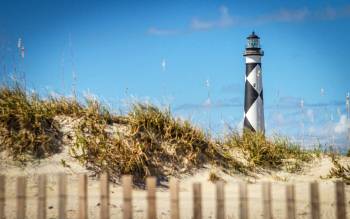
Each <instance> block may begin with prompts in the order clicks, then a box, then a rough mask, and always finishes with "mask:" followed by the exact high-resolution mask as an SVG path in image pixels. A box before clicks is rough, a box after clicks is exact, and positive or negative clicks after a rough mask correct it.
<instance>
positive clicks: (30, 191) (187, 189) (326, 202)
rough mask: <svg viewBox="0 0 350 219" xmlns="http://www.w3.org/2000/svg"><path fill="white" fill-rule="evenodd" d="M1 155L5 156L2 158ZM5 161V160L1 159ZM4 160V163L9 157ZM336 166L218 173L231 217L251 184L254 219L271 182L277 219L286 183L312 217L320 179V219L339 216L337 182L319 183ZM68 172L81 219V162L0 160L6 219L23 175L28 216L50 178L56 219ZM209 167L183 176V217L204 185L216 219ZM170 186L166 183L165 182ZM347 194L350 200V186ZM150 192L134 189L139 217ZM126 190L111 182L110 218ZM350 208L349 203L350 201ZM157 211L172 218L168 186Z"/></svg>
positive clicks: (207, 213)
mask: <svg viewBox="0 0 350 219" xmlns="http://www.w3.org/2000/svg"><path fill="white" fill-rule="evenodd" d="M2 155H3V154H2ZM2 158H4V157H3V156H2ZM61 159H65V160H66V162H67V163H68V164H69V165H70V166H71V168H67V167H63V166H62V164H61ZM5 160H6V159H5ZM342 162H343V163H349V159H347V158H343V159H342ZM331 167H332V163H331V161H330V159H329V158H325V157H324V158H320V159H317V160H315V162H313V163H312V164H309V165H308V166H307V167H305V170H304V171H303V172H302V173H298V174H296V173H295V174H292V173H287V172H284V171H271V172H270V173H264V174H257V175H256V176H255V177H246V176H243V175H234V176H229V175H225V174H224V173H222V172H220V173H219V175H220V176H222V177H223V179H224V180H225V181H226V186H225V193H226V196H225V199H226V200H225V204H226V214H227V217H228V218H238V182H240V181H242V180H244V181H248V182H250V183H249V185H248V196H249V209H250V210H249V214H250V218H262V199H261V193H262V192H261V183H260V182H263V181H271V182H273V185H272V197H273V214H274V218H285V214H286V211H285V207H286V206H285V185H286V184H288V183H294V184H295V186H296V200H297V215H298V218H309V217H310V204H309V202H310V200H309V193H310V192H309V182H311V181H318V182H319V183H320V199H321V200H320V201H321V211H322V218H335V211H334V193H335V192H334V185H333V180H329V179H327V180H324V179H321V178H320V177H321V176H325V175H327V173H328V171H329V169H330V168H331ZM58 172H65V173H67V174H69V180H68V193H69V198H68V208H67V210H68V218H76V216H77V209H78V204H77V200H78V198H77V188H78V186H77V183H78V180H77V176H78V174H80V173H87V174H88V175H89V174H90V175H91V173H90V172H89V171H86V169H85V168H84V167H82V166H81V165H80V164H79V163H78V162H77V161H75V160H74V159H72V158H70V157H69V156H68V155H67V154H66V153H65V152H63V153H61V154H57V155H55V156H53V157H51V158H48V159H44V160H42V161H41V162H40V163H37V164H30V165H28V166H27V167H25V168H20V167H18V166H16V165H14V164H11V162H1V164H0V174H4V175H6V176H7V181H6V215H7V218H14V217H15V212H16V202H15V197H16V190H15V187H16V183H15V182H16V177H17V176H19V175H25V176H27V177H28V186H27V196H28V202H27V216H28V218H35V217H36V209H37V187H36V182H37V176H38V175H39V174H48V188H47V195H48V204H47V206H48V208H49V207H50V206H52V207H53V208H51V209H48V210H47V213H48V218H57V187H58V185H57V177H56V174H55V173H58ZM209 173H210V169H209V168H208V169H202V170H199V171H198V172H197V173H196V174H194V175H188V176H183V177H181V179H179V180H180V205H181V207H180V210H181V216H182V217H181V218H191V216H192V184H193V183H194V182H201V183H202V191H203V216H204V218H215V206H216V205H215V194H216V193H215V192H216V190H215V185H214V184H213V183H211V182H209V181H208V176H209ZM164 185H165V186H167V183H165V184H164ZM99 191H100V189H99V182H98V180H97V179H96V178H95V177H92V176H90V177H89V183H88V193H89V194H88V196H89V217H90V218H98V217H99V212H100V209H99V206H98V203H99ZM346 195H347V197H350V187H349V186H346ZM145 197H146V192H145V191H144V190H142V189H137V188H136V189H135V190H134V191H133V206H134V210H133V212H134V216H135V218H146V209H147V204H146V199H145ZM121 207H122V189H121V186H120V185H117V184H111V216H112V218H121V217H122V211H121ZM347 207H349V201H347ZM157 210H158V212H157V213H158V216H159V218H169V192H168V189H167V188H166V187H164V186H163V187H160V188H159V189H158V190H157ZM349 213H350V209H349V210H348V215H349V216H350V214H349Z"/></svg>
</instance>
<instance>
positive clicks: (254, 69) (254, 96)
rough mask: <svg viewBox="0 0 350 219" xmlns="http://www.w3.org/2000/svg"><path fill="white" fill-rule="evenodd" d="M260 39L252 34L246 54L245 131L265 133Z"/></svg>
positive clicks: (248, 38)
mask: <svg viewBox="0 0 350 219" xmlns="http://www.w3.org/2000/svg"><path fill="white" fill-rule="evenodd" d="M263 55H264V51H263V50H262V49H261V48H260V38H259V37H258V36H257V35H256V34H255V33H254V32H252V34H251V35H249V36H248V37H247V45H246V49H245V52H244V57H245V63H246V75H245V98H244V130H250V131H253V132H260V133H265V121H264V98H263V86H262V71H261V57H262V56H263Z"/></svg>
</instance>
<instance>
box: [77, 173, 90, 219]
mask: <svg viewBox="0 0 350 219" xmlns="http://www.w3.org/2000/svg"><path fill="white" fill-rule="evenodd" d="M87 192H88V191H87V176H86V174H82V175H80V176H79V219H87V218H88V215H87V212H88V202H87V201H88V200H87Z"/></svg>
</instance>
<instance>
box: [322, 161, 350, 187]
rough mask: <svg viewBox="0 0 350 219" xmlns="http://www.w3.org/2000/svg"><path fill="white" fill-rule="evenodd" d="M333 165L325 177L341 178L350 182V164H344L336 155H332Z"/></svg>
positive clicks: (347, 182)
mask: <svg viewBox="0 0 350 219" xmlns="http://www.w3.org/2000/svg"><path fill="white" fill-rule="evenodd" d="M331 158H332V163H333V165H334V166H333V167H332V168H331V170H330V171H329V174H328V175H327V176H326V177H325V178H340V179H342V180H343V181H344V182H345V183H346V184H350V165H347V166H343V165H341V164H340V163H339V160H338V158H337V157H336V155H334V154H333V155H331Z"/></svg>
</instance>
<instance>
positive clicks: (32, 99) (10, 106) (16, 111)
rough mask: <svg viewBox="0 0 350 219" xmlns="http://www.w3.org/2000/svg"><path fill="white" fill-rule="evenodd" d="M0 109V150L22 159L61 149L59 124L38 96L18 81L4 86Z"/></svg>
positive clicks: (19, 159) (1, 89)
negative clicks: (27, 90)
mask: <svg viewBox="0 0 350 219" xmlns="http://www.w3.org/2000/svg"><path fill="white" fill-rule="evenodd" d="M0 109H1V111H0V151H4V150H6V151H8V152H9V155H10V156H12V157H13V159H14V160H18V161H21V162H25V161H27V160H28V159H31V158H32V157H34V158H43V157H47V156H50V155H52V154H54V153H57V152H59V151H60V146H59V142H57V140H59V139H60V133H59V131H58V124H57V123H55V122H54V120H53V114H52V112H51V111H50V110H49V108H47V107H45V105H44V104H43V102H42V101H41V100H40V99H39V97H38V96H37V95H35V94H31V95H28V94H26V92H25V91H24V89H22V88H21V87H20V86H19V85H18V84H16V85H14V87H1V88H0Z"/></svg>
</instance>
